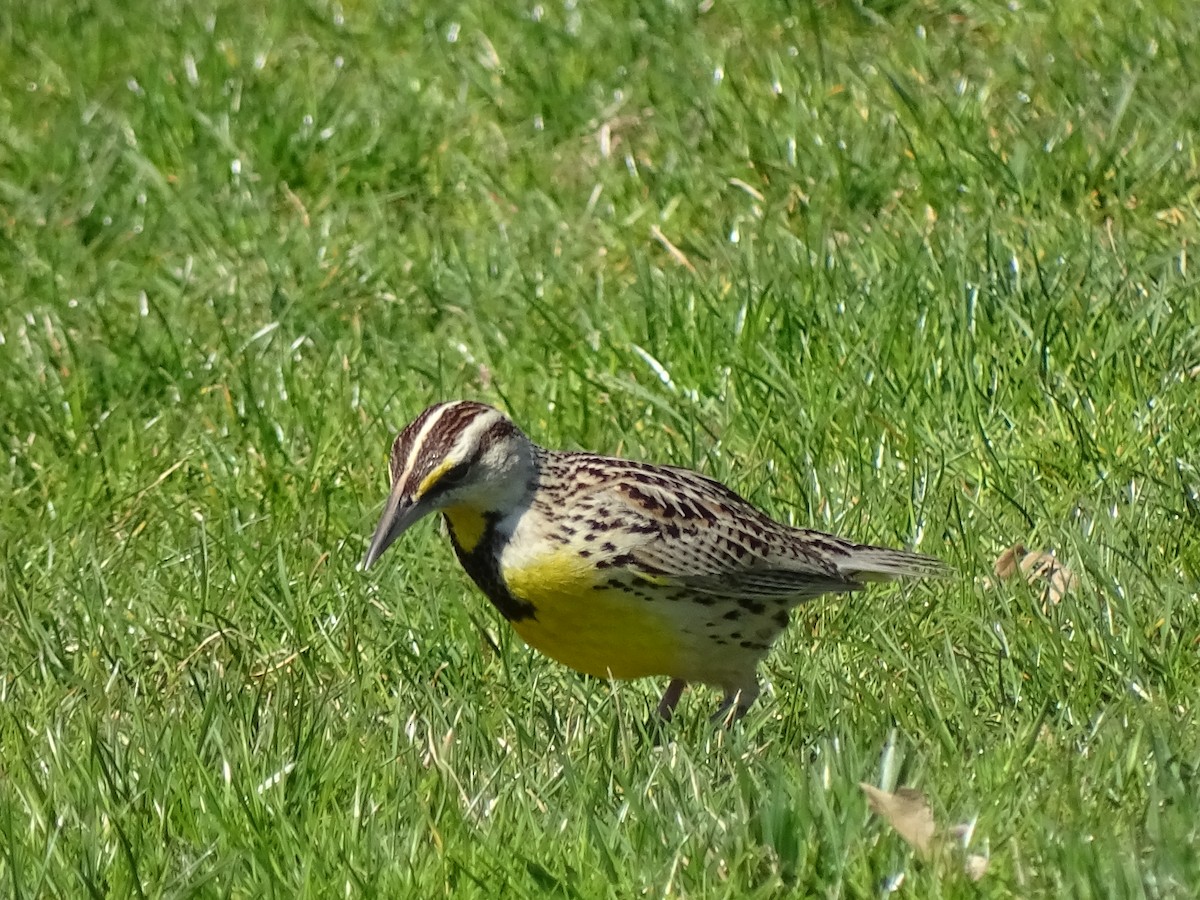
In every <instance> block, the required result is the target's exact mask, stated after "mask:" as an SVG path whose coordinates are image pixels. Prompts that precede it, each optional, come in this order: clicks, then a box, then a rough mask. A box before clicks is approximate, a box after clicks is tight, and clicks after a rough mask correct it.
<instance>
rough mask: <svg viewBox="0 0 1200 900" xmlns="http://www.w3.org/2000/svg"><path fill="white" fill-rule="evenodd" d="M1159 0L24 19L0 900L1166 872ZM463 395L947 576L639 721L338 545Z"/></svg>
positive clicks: (1183, 745)
mask: <svg viewBox="0 0 1200 900" xmlns="http://www.w3.org/2000/svg"><path fill="white" fill-rule="evenodd" d="M709 6H711V8H707V7H709ZM1194 13H1195V10H1194V9H1193V8H1191V6H1190V5H1188V4H1184V3H1173V2H1170V0H1148V2H1145V3H1137V4H1132V5H1131V4H1128V3H1117V2H1113V0H1080V2H1078V3H1058V4H1050V3H1041V2H1032V3H1021V4H1016V3H1014V4H1011V5H1009V6H1007V7H1006V6H1001V5H999V4H982V3H966V4H963V3H956V4H949V3H941V2H937V0H924V2H921V0H892V2H879V3H870V4H867V5H865V6H862V7H859V6H856V5H854V4H851V3H838V2H823V3H810V4H807V5H805V4H797V5H791V4H777V5H774V4H750V3H743V4H734V3H720V2H719V3H716V4H701V5H700V6H699V7H698V6H697V4H694V3H678V2H677V3H647V4H638V3H625V4H622V3H605V4H600V3H578V4H574V3H572V4H559V3H547V4H543V5H542V6H538V7H537V14H536V15H535V14H534V8H533V7H532V6H530V7H528V8H525V7H522V8H518V9H506V8H504V5H503V4H488V3H469V4H459V5H451V4H442V3H436V2H416V3H411V4H398V3H392V4H386V5H383V6H380V7H378V8H376V7H375V6H373V5H371V4H369V3H366V2H357V0H353V2H346V3H344V4H340V5H339V4H326V3H321V2H312V3H308V4H294V5H284V4H277V5H274V6H268V5H267V4H257V3H217V4H213V5H203V6H200V5H192V4H185V3H178V2H174V3H149V2H145V0H132V2H121V3H118V2H116V0H93V2H90V3H82V2H81V3H78V4H71V3H67V2H45V3H28V4H9V6H8V7H6V8H5V10H4V11H3V12H0V297H2V298H3V300H2V301H0V396H2V397H3V401H2V407H0V408H2V413H3V414H2V415H0V440H2V441H3V450H4V462H2V463H0V495H2V496H3V498H4V501H5V502H4V503H2V504H0V553H2V557H0V560H2V564H0V895H4V896H11V897H14V898H33V897H71V898H74V897H85V896H91V897H121V898H124V897H130V896H139V895H144V896H147V897H179V896H202V897H207V896H213V897H216V896H228V897H245V898H250V897H256V898H257V897H293V896H297V895H306V896H312V897H332V896H367V897H371V896H391V897H397V896H413V897H431V896H449V895H453V896H456V897H457V896H471V895H477V896H489V897H490V896H497V891H498V890H501V889H503V890H505V891H508V892H509V893H511V895H513V896H527V897H535V896H546V895H559V896H565V897H581V898H592V897H614V898H619V897H631V896H689V897H771V896H779V895H784V894H787V895H795V896H812V895H819V896H831V897H869V896H878V895H881V894H883V893H885V891H886V887H887V886H888V885H894V884H895V883H896V880H897V876H898V875H900V874H903V876H904V883H903V885H902V886H901V887H900V893H901V894H904V895H906V896H912V897H939V896H941V897H960V896H962V897H973V896H989V897H991V896H995V897H1004V896H1013V897H1038V896H1045V897H1049V896H1078V897H1124V896H1134V897H1142V896H1145V897H1188V896H1191V895H1192V891H1193V890H1194V886H1195V885H1196V884H1197V883H1200V850H1198V847H1200V833H1198V828H1200V826H1197V824H1196V816H1195V804H1196V797H1197V796H1200V725H1198V724H1197V722H1196V705H1197V698H1198V697H1200V665H1198V661H1197V655H1198V654H1200V607H1198V604H1197V599H1198V598H1197V584H1198V581H1200V452H1198V450H1197V438H1198V436H1200V370H1198V369H1197V367H1198V366H1200V289H1198V288H1200V285H1198V282H1197V278H1196V277H1195V274H1194V273H1195V271H1196V268H1197V265H1198V264H1200V260H1197V259H1196V258H1195V257H1196V252H1195V248H1196V246H1197V242H1198V240H1200V161H1198V160H1200V142H1198V138H1197V134H1198V133H1200V71H1198V70H1197V60H1200V24H1198V22H1197V19H1196V16H1195V14H1194ZM667 242H670V245H671V246H673V247H674V248H675V251H674V252H672V251H670V249H669V248H668V246H667ZM685 261H686V264H685ZM452 397H473V398H480V399H484V400H488V401H490V402H494V403H497V404H499V405H501V406H503V407H505V408H506V409H507V410H509V411H510V412H511V413H512V415H513V416H514V417H515V418H516V419H517V421H518V422H519V423H521V424H522V425H523V426H524V427H525V428H526V429H527V431H528V432H529V433H530V434H531V435H532V436H533V437H534V438H535V439H537V440H539V441H540V442H542V443H545V444H547V445H550V446H561V447H586V448H590V449H596V450H601V451H607V452H619V453H622V454H625V455H630V456H634V457H640V458H647V459H654V460H658V461H664V462H672V463H675V464H679V465H687V466H695V467H699V468H701V469H703V470H704V471H706V472H708V473H710V474H712V475H715V476H717V477H719V478H722V479H725V480H727V481H729V482H730V483H731V484H733V486H735V487H736V488H737V489H738V490H740V491H741V492H743V493H744V494H745V495H747V496H748V497H749V498H751V499H752V500H754V501H755V502H757V503H759V504H761V505H762V506H764V507H765V508H766V509H768V510H770V511H771V512H772V513H773V514H775V515H776V516H778V517H781V518H784V519H789V520H793V521H795V522H798V523H810V524H813V525H815V526H817V527H822V528H827V529H830V530H835V531H838V532H840V533H844V534H846V535H848V536H853V537H856V538H859V539H862V540H871V541H879V542H887V543H893V544H913V545H916V546H917V547H918V548H919V549H921V550H923V551H925V552H929V553H933V554H936V555H938V556H941V557H943V558H944V559H946V560H947V561H949V562H951V563H952V564H953V565H954V566H955V567H956V569H957V573H958V574H957V575H956V577H954V578H951V579H949V580H947V581H945V582H942V583H937V584H929V585H917V586H912V587H908V588H891V587H883V588H878V589H875V590H872V591H870V592H866V593H862V594H858V595H854V596H852V597H841V598H837V597H835V598H826V599H824V600H821V601H817V602H816V603H814V604H813V605H811V606H809V607H806V608H805V610H803V611H802V612H800V613H798V614H797V615H796V616H795V625H794V627H793V628H792V629H791V631H790V632H789V634H788V636H787V637H786V638H785V640H783V641H782V642H781V644H780V645H779V646H778V647H777V648H776V650H775V652H774V653H773V654H772V656H771V657H770V659H769V662H768V665H767V666H766V673H765V674H766V676H767V677H768V678H769V680H770V682H771V683H772V685H773V692H769V693H768V694H767V695H766V696H765V697H764V699H763V701H762V702H761V703H760V705H759V706H757V707H756V708H755V710H754V711H753V712H752V714H751V715H750V716H749V717H748V718H747V719H746V720H745V722H744V723H742V724H741V725H740V726H739V727H737V728H735V729H733V730H732V731H730V732H723V731H717V730H714V729H713V728H711V727H710V726H709V724H708V722H707V716H708V714H709V713H710V712H711V710H712V709H713V708H714V706H715V703H716V699H717V698H716V697H715V695H713V694H712V693H711V692H709V691H706V690H703V689H701V690H697V691H694V692H689V693H688V694H687V695H686V696H685V699H684V702H683V704H682V707H681V715H680V716H679V717H678V718H677V721H676V723H675V724H674V725H672V726H671V729H670V733H669V740H668V741H666V742H665V743H663V744H662V745H661V746H654V745H653V743H652V742H651V741H649V740H648V739H647V737H646V736H645V735H644V734H643V733H642V729H641V724H640V723H642V722H643V721H644V720H645V717H646V714H647V712H648V710H649V709H650V708H651V707H652V704H653V701H654V698H655V692H656V690H658V689H659V688H661V685H655V684H650V683H636V684H623V685H608V684H605V683H603V682H599V681H594V680H586V679H583V678H581V677H578V676H576V675H574V674H572V673H570V672H568V671H565V670H563V669H562V668H561V667H559V666H557V665H556V664H554V663H552V662H550V661H548V660H545V659H543V658H540V657H536V656H534V655H533V654H532V653H531V652H529V651H527V650H525V649H524V648H523V647H522V646H521V645H520V642H519V641H518V640H517V639H516V638H515V637H514V636H512V635H511V634H510V633H509V632H508V631H507V630H506V629H505V627H504V626H503V624H502V623H501V622H500V621H499V620H498V619H497V617H496V616H495V614H494V613H493V612H492V611H491V609H490V608H489V607H488V606H487V605H486V602H485V601H484V600H483V599H482V598H481V597H480V596H479V595H478V593H477V592H476V591H475V590H474V589H473V588H472V586H471V585H470V584H469V583H468V581H467V579H466V577H465V575H463V574H462V573H461V572H460V571H459V570H458V568H457V565H456V564H455V562H454V561H453V558H452V554H451V552H450V549H449V547H448V545H447V542H446V541H445V540H444V538H442V537H441V536H440V535H439V534H438V533H437V529H436V528H435V527H432V525H426V526H423V527H421V528H418V529H416V530H414V531H413V532H412V533H411V534H409V535H407V536H406V537H405V539H404V540H403V542H402V543H401V544H400V545H399V546H398V547H397V548H396V550H394V551H392V552H391V553H389V555H388V557H387V558H386V559H385V563H384V564H383V565H382V566H381V567H380V569H379V570H378V571H373V572H371V573H370V575H364V574H362V573H360V572H358V571H357V570H356V565H357V562H358V560H359V559H360V558H361V555H362V552H363V550H364V549H365V544H366V540H367V537H368V535H369V532H370V530H371V528H372V526H373V525H374V519H375V516H376V514H377V511H378V508H379V504H380V503H381V501H382V497H383V495H384V492H385V490H386V481H387V476H386V453H387V447H388V443H389V441H390V438H391V434H392V433H393V431H394V430H395V429H396V428H398V427H399V426H400V425H402V424H403V423H404V422H406V421H408V420H409V419H410V418H411V417H413V416H414V415H415V414H416V413H417V412H418V411H419V410H420V409H421V408H422V407H424V406H425V405H426V404H427V403H429V402H432V401H434V400H438V399H445V398H452ZM1017 541H1021V542H1023V543H1025V544H1027V545H1029V546H1032V547H1038V548H1047V549H1054V550H1055V551H1056V552H1057V553H1058V554H1059V556H1060V558H1061V559H1063V560H1064V561H1065V562H1066V563H1067V564H1068V565H1069V566H1070V567H1071V568H1072V569H1074V570H1075V572H1076V573H1077V575H1078V576H1079V579H1080V587H1079V589H1078V591H1077V592H1076V593H1074V594H1073V595H1071V596H1069V597H1067V598H1066V599H1065V600H1064V601H1063V602H1062V603H1061V604H1060V605H1058V606H1052V607H1050V608H1048V609H1044V608H1043V604H1042V603H1041V602H1040V600H1039V598H1038V596H1037V594H1036V592H1035V591H1033V590H1031V589H1029V588H1027V587H1024V586H1022V585H1019V584H1014V583H1009V582H1006V583H1003V584H1001V585H991V584H989V583H988V582H987V578H988V576H989V575H990V573H991V566H992V563H993V560H994V559H995V557H996V556H997V555H998V554H999V552H1000V551H1001V550H1003V549H1004V548H1005V547H1007V546H1008V545H1010V544H1012V543H1014V542H1017ZM860 781H869V782H874V783H883V784H885V785H886V786H891V785H892V784H906V785H912V786H914V787H917V788H919V789H920V790H922V791H924V792H925V793H926V794H927V795H928V796H929V797H930V798H931V802H932V804H933V807H934V810H935V813H936V815H937V816H938V819H939V821H940V822H941V823H942V824H944V825H951V824H955V823H958V822H963V821H968V820H971V819H972V818H976V817H977V821H976V826H975V831H974V840H973V844H972V850H973V851H974V852H987V853H990V856H991V865H990V868H989V871H988V873H987V875H986V876H985V877H984V879H983V880H982V881H981V882H980V883H979V884H978V885H973V884H971V883H970V882H968V881H967V880H966V879H965V878H964V876H963V875H962V874H961V871H960V870H959V864H958V863H957V862H955V861H954V859H953V858H947V859H945V860H940V861H935V862H923V861H921V860H919V859H916V858H914V857H913V855H912V854H911V852H910V851H909V850H908V849H907V848H906V847H905V845H904V844H903V843H902V841H901V840H900V839H899V838H898V837H897V836H896V835H895V834H894V833H893V832H891V831H890V830H889V829H888V827H887V826H886V825H885V824H884V823H882V822H881V821H880V820H878V819H875V818H872V817H871V816H870V814H869V813H868V811H867V805H866V799H865V797H864V796H863V795H862V793H861V792H860V790H859V788H858V786H857V785H858V782H860Z"/></svg>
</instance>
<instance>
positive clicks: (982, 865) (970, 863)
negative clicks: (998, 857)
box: [963, 853, 991, 881]
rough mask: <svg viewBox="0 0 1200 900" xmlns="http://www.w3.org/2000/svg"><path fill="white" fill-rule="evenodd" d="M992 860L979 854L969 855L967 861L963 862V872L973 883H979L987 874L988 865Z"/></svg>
mask: <svg viewBox="0 0 1200 900" xmlns="http://www.w3.org/2000/svg"><path fill="white" fill-rule="evenodd" d="M990 862H991V860H990V859H988V857H986V856H983V855H982V854H979V853H969V854H967V858H966V860H965V861H964V862H963V870H964V871H965V872H966V873H967V877H968V878H970V879H971V880H972V881H978V880H979V879H980V878H982V877H983V876H984V875H986V874H987V870H988V863H990Z"/></svg>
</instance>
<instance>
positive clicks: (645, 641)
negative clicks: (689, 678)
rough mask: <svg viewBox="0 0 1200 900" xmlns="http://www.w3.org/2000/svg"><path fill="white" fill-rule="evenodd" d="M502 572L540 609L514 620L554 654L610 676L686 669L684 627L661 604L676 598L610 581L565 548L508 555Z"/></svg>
mask: <svg viewBox="0 0 1200 900" xmlns="http://www.w3.org/2000/svg"><path fill="white" fill-rule="evenodd" d="M501 573H502V575H503V578H504V581H505V583H506V584H507V586H508V589H509V590H510V591H511V592H512V593H513V595H514V596H516V597H518V598H519V599H521V600H524V601H527V602H529V603H532V604H533V606H534V607H536V609H537V612H536V614H535V615H534V616H533V617H531V618H528V619H523V620H521V621H519V622H514V623H513V627H514V628H515V629H516V630H517V633H518V634H519V635H520V636H521V637H522V638H523V639H524V640H525V642H526V643H528V644H529V645H530V646H531V647H534V648H535V649H537V650H540V651H541V652H542V653H545V654H546V655H547V656H549V657H551V658H553V659H556V660H558V661H559V662H561V663H563V664H564V665H567V666H570V667H571V668H572V669H576V670H578V671H580V672H586V673H587V674H589V675H597V676H599V677H602V678H641V677H643V676H646V675H675V674H676V673H677V672H678V669H679V665H680V654H681V651H682V649H683V648H682V643H681V635H680V634H679V630H678V627H677V626H676V625H675V624H674V623H673V622H672V621H671V619H670V618H669V617H668V616H667V615H665V614H664V608H663V607H662V605H661V604H663V603H670V602H671V601H658V603H656V602H655V601H652V600H646V599H643V598H641V597H637V596H634V595H633V594H631V593H628V592H626V591H623V590H621V589H620V588H615V587H611V586H608V585H607V578H606V577H604V576H605V573H604V572H603V571H601V570H597V569H595V568H593V567H591V566H589V565H587V562H586V560H583V559H581V558H580V557H579V556H578V555H577V554H575V553H573V552H569V551H565V550H561V551H557V552H550V553H544V554H541V555H539V556H538V557H536V558H535V559H533V560H529V559H523V560H521V561H519V562H514V563H510V564H508V565H505V564H504V563H503V562H502V564H501ZM597 584H599V585H601V587H600V588H599V589H598V588H597V587H596V585H597Z"/></svg>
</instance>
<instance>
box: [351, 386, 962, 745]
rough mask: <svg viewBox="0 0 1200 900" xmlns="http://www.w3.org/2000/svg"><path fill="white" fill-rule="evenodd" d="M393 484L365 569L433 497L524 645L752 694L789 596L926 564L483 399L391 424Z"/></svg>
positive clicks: (933, 572) (667, 711) (741, 695)
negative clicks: (551, 443) (774, 512)
mask: <svg viewBox="0 0 1200 900" xmlns="http://www.w3.org/2000/svg"><path fill="white" fill-rule="evenodd" d="M389 467H390V471H391V491H390V493H389V494H388V497H387V501H386V503H385V506H384V509H383V513H382V516H381V517H380V519H379V524H378V526H377V527H376V529H375V532H374V534H373V536H372V537H371V542H370V544H369V546H368V549H367V552H366V556H365V557H364V559H363V562H362V568H363V570H364V571H365V570H366V569H369V568H371V566H373V565H374V564H375V563H376V562H377V561H378V560H379V558H380V556H381V555H382V554H383V552H384V551H385V550H387V549H388V547H390V546H391V545H392V544H393V543H394V542H395V541H396V539H397V538H399V537H400V536H401V535H402V534H404V532H406V531H407V530H408V529H409V528H410V527H411V526H412V525H413V524H415V523H416V522H417V521H419V520H421V519H423V518H424V517H426V516H429V515H432V514H434V513H440V514H441V515H442V517H443V518H444V520H445V523H446V526H447V529H448V531H449V535H450V541H451V544H452V545H453V547H454V552H455V554H456V555H457V557H458V560H459V562H460V563H461V564H462V567H463V569H465V570H466V573H467V574H468V575H469V576H470V577H471V579H472V580H473V581H474V582H475V584H476V585H477V586H478V587H479V589H480V590H481V591H482V592H483V594H484V595H485V596H486V597H487V599H488V600H489V601H491V603H492V605H493V606H495V608H496V609H497V610H498V611H499V613H500V615H501V616H503V617H504V618H505V619H506V620H507V621H508V622H509V623H510V624H511V625H512V627H513V629H515V631H516V632H517V634H518V635H519V636H520V637H521V638H522V639H523V640H524V641H525V643H527V644H528V645H529V646H531V647H533V648H535V649H536V650H538V651H540V652H542V653H543V654H545V655H546V656H549V657H551V658H552V659H555V660H557V661H558V662H560V663H562V664H564V665H566V666H568V667H570V668H571V669H575V670H577V671H579V672H583V673H586V674H588V675H593V676H598V677H601V678H607V679H616V680H624V679H637V678H647V677H660V678H666V679H667V684H666V689H665V690H664V692H663V694H662V698H661V700H660V701H659V703H658V706H657V709H656V713H657V716H658V718H659V719H661V720H663V721H666V722H669V721H671V719H672V716H673V714H674V712H675V708H676V705H677V704H678V702H679V699H680V697H681V696H682V694H683V691H684V689H685V688H686V687H687V685H688V684H689V683H693V682H696V683H701V684H706V685H710V686H713V687H715V688H717V689H719V690H720V691H722V692H723V694H722V699H721V704H720V706H719V708H718V710H717V712H716V714H715V716H714V719H718V720H720V719H724V720H725V721H728V722H732V721H733V720H735V719H737V718H740V717H741V716H742V715H744V714H745V712H746V711H747V710H748V709H749V708H750V707H751V706H752V705H753V703H754V702H755V700H756V698H757V697H758V696H759V693H760V687H759V680H758V668H759V663H760V662H761V661H762V659H763V658H764V657H765V656H766V655H767V651H768V650H769V649H770V647H771V645H772V644H773V643H774V642H775V640H776V639H777V638H778V637H779V636H780V635H781V634H782V633H783V632H784V630H785V628H786V627H787V624H788V616H789V613H790V611H791V610H792V609H793V608H795V607H796V606H797V605H799V604H800V603H803V602H804V601H806V600H810V599H812V598H814V597H817V596H819V595H821V594H827V593H835V592H844V591H854V590H858V589H860V588H862V587H864V586H865V584H866V583H867V582H871V581H888V580H892V579H895V578H901V577H906V576H915V577H923V576H938V575H943V574H945V573H946V572H947V569H948V567H947V566H945V565H944V564H943V563H942V562H941V561H939V560H938V559H936V558H934V557H931V556H926V555H923V554H918V553H912V552H907V551H904V550H893V549H889V548H886V547H879V546H871V545H867V544H858V543H854V542H852V541H848V540H845V539H843V538H839V537H835V536H834V535H831V534H825V533H823V532H820V531H814V530H811V529H805V528H794V527H791V526H789V525H785V524H783V523H781V522H777V521H775V520H774V519H772V518H770V517H769V516H768V515H767V514H766V513H764V512H762V511H760V510H759V509H757V508H756V507H755V506H753V505H752V504H751V503H749V502H748V501H746V500H745V499H743V498H742V497H741V496H739V495H738V494H737V493H735V492H734V491H733V490H731V489H730V488H728V487H726V486H725V485H724V484H722V483H721V482H719V481H716V480H714V479H712V478H708V477H707V476H705V475H701V474H700V473H698V472H694V471H692V470H690V469H684V468H677V467H674V466H669V465H655V464H652V463H645V462H636V461H633V460H628V459H622V458H618V457H611V456H601V455H597V454H595V453H588V452H575V451H570V452H568V451H559V450H548V449H546V448H543V447H540V446H538V445H537V444H535V443H534V442H533V441H532V440H531V439H530V438H529V437H527V436H526V435H525V433H524V432H523V431H521V429H520V428H518V427H517V425H516V424H514V422H513V421H512V419H510V418H509V417H508V416H506V415H505V414H504V413H502V412H500V411H499V410H498V409H495V408H494V407H492V406H489V405H486V404H483V403H478V402H474V401H470V400H457V401H449V402H443V403H437V404H434V405H432V406H430V407H428V408H427V409H425V410H424V411H423V412H422V413H421V414H420V415H418V416H417V417H416V418H415V419H414V420H413V421H412V422H411V423H410V424H408V425H407V426H405V427H404V429H403V430H401V431H400V433H399V434H398V435H397V436H396V438H395V441H394V442H393V444H392V448H391V457H390V466H389Z"/></svg>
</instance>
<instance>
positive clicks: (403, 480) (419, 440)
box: [395, 403, 454, 484]
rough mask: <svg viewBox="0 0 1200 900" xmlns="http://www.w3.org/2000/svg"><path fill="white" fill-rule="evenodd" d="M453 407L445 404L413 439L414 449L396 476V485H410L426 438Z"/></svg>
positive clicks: (432, 415) (450, 404) (431, 416)
mask: <svg viewBox="0 0 1200 900" xmlns="http://www.w3.org/2000/svg"><path fill="white" fill-rule="evenodd" d="M453 405H454V404H452V403H443V404H442V405H441V406H440V407H438V408H437V409H436V410H435V411H434V412H433V413H431V414H430V416H429V418H427V419H426V420H425V422H424V424H423V425H422V426H421V430H420V432H419V433H418V434H417V436H416V437H415V438H414V439H413V442H412V447H411V448H410V449H409V451H408V459H406V460H405V461H404V468H403V469H401V470H400V474H399V475H397V476H396V481H395V483H396V484H407V483H408V476H409V475H411V474H412V470H413V466H415V465H416V464H417V457H419V456H420V455H421V448H422V447H423V446H424V445H425V438H427V437H428V436H429V432H430V431H432V430H433V426H434V425H436V424H437V423H438V422H439V421H440V420H441V418H442V416H444V415H445V414H446V410H448V409H450V407H451V406H453Z"/></svg>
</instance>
